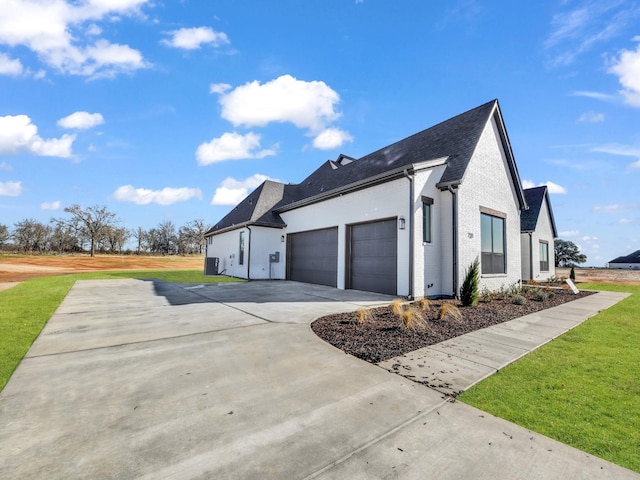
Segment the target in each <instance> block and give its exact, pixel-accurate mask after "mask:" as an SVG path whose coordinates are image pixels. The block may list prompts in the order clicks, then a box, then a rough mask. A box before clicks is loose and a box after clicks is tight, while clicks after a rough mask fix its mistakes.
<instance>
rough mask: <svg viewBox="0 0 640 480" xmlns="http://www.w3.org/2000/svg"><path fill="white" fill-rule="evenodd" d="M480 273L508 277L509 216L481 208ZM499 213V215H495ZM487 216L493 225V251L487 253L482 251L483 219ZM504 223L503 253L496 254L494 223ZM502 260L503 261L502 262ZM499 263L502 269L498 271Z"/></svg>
mask: <svg viewBox="0 0 640 480" xmlns="http://www.w3.org/2000/svg"><path fill="white" fill-rule="evenodd" d="M480 212H481V213H480V259H481V260H480V271H481V274H482V275H506V274H507V216H506V215H505V214H504V213H501V212H496V211H495V210H491V209H488V208H483V207H480ZM494 213H499V215H494ZM483 216H486V217H487V218H489V219H490V221H491V223H490V226H491V230H490V231H491V239H490V241H491V251H490V252H488V251H487V252H485V251H484V250H483V249H482V243H483V242H482V240H483V237H482V218H483ZM496 221H500V222H502V250H503V251H502V253H496V252H495V251H494V250H495V245H494V244H495V241H494V236H493V234H494V231H495V227H494V222H496ZM500 259H501V260H500ZM498 263H500V264H501V267H500V268H499V269H497V268H496V267H497V266H498Z"/></svg>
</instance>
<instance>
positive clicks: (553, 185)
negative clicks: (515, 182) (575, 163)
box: [522, 180, 567, 194]
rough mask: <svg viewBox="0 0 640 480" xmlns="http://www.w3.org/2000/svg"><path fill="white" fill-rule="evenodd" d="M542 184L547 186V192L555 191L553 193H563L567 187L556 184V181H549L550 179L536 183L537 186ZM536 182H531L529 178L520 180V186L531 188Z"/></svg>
mask: <svg viewBox="0 0 640 480" xmlns="http://www.w3.org/2000/svg"><path fill="white" fill-rule="evenodd" d="M543 185H546V186H547V190H548V191H549V193H555V194H565V193H567V189H566V188H564V187H563V186H562V185H558V184H557V183H554V182H551V181H546V182H542V183H538V185H537V186H538V187H542V186H543ZM535 186H536V184H535V183H534V182H532V181H531V180H523V181H522V188H525V189H526V188H533V187H535Z"/></svg>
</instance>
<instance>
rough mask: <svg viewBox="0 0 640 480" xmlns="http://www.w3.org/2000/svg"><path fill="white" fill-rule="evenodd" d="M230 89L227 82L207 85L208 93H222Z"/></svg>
mask: <svg viewBox="0 0 640 480" xmlns="http://www.w3.org/2000/svg"><path fill="white" fill-rule="evenodd" d="M230 89H231V85H229V84H228V83H212V84H211V85H209V93H224V92H226V91H228V90H230Z"/></svg>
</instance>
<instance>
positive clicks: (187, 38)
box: [162, 27, 230, 50]
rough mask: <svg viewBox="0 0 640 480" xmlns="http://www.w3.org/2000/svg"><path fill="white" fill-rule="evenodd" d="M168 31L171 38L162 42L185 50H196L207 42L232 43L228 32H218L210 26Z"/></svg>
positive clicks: (217, 43) (213, 44)
mask: <svg viewBox="0 0 640 480" xmlns="http://www.w3.org/2000/svg"><path fill="white" fill-rule="evenodd" d="M168 33H169V34H170V35H171V38H170V39H168V40H166V39H165V40H163V41H162V43H163V44H165V45H167V46H169V47H173V48H182V49H185V50H195V49H198V48H200V47H201V46H202V45H205V44H211V45H212V46H214V47H219V46H221V45H225V44H228V43H230V42H229V38H228V37H227V34H226V33H223V32H216V31H214V30H213V29H211V28H209V27H196V28H181V29H179V30H173V31H171V32H168Z"/></svg>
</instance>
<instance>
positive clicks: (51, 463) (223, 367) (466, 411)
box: [0, 280, 640, 479]
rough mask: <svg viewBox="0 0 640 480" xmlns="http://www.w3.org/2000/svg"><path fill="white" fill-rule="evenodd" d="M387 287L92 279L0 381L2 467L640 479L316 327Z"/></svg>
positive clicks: (79, 473)
mask: <svg viewBox="0 0 640 480" xmlns="http://www.w3.org/2000/svg"><path fill="white" fill-rule="evenodd" d="M389 300H390V297H387V296H384V295H378V294H372V293H365V292H357V291H349V290H347V291H344V290H337V289H332V288H328V287H320V286H314V285H306V284H299V283H296V282H251V283H241V284H210V285H177V284H170V283H164V282H159V281H141V280H115V281H114V280H110V281H83V282H78V283H76V284H75V285H74V287H73V288H72V290H71V292H70V293H69V295H68V296H67V298H66V299H65V300H64V301H63V303H62V304H61V305H60V307H59V308H58V310H57V311H56V313H55V314H54V316H53V317H52V318H51V320H50V321H49V323H48V324H47V326H46V327H45V328H44V330H43V331H42V333H41V334H40V336H39V337H38V339H37V340H36V342H35V343H34V345H33V346H32V348H31V349H30V350H29V352H28V354H27V356H26V357H25V359H24V360H23V362H22V363H21V364H20V366H19V367H18V369H17V370H16V372H15V373H14V375H13V377H12V379H11V380H10V382H9V383H8V384H7V386H6V387H5V389H4V391H3V392H2V393H1V394H0V478H16V479H17V478H25V479H26V478H29V479H63V478H64V479H74V478H83V479H84V478H91V479H107V478H109V479H111V478H121V479H132V478H144V479H160V478H171V479H196V478H198V479H204V478H211V479H213V478H215V479H222V478H224V479H228V478H229V479H233V478H239V479H245V478H256V479H258V478H259V479H265V478H274V479H276V478H277V479H295V478H300V479H303V478H429V477H430V476H431V474H433V475H434V476H437V477H438V478H472V477H473V478H489V475H491V478H496V477H498V478H507V477H510V476H511V477H513V476H518V478H553V477H556V478H557V477H560V476H562V477H564V478H595V477H598V476H600V477H601V476H602V475H603V472H604V473H605V474H606V475H605V476H607V477H608V478H639V477H640V476H638V475H636V474H635V473H633V472H630V471H628V470H625V469H622V468H620V467H617V466H615V465H612V464H610V463H607V462H604V461H602V460H600V459H597V458H594V457H592V456H589V455H586V454H585V453H583V452H580V451H578V450H575V449H572V448H570V447H567V446H564V445H562V444H559V443H557V442H554V441H552V440H549V439H547V438H545V437H542V436H540V435H536V434H533V433H531V432H528V431H526V430H525V429H522V428H520V427H517V426H515V425H512V424H509V423H508V422H505V421H503V420H500V419H496V418H494V417H491V416H490V415H488V414H484V413H482V412H480V411H477V410H475V409H473V408H471V407H468V406H465V405H462V404H459V403H449V402H448V400H447V398H446V397H445V396H444V395H443V394H441V393H439V392H436V391H435V390H432V389H429V388H427V387H425V386H423V385H420V384H417V383H414V382H412V381H410V380H408V379H406V378H403V377H401V376H399V375H395V374H392V373H390V372H388V371H386V370H384V369H382V368H380V367H378V366H375V365H370V364H368V363H366V362H363V361H361V360H359V359H356V358H354V357H351V356H348V355H345V354H344V353H342V352H341V351H340V350H337V349H336V348H334V347H332V346H330V345H328V344H326V343H324V342H323V341H321V340H320V339H319V338H317V337H316V336H315V335H314V334H313V332H312V331H311V329H310V327H309V323H310V322H311V321H312V320H313V319H314V318H317V317H318V316H321V315H325V314H329V313H337V312H343V311H353V310H356V309H357V308H359V307H360V306H373V305H380V304H384V303H388V302H389ZM514 472H518V473H519V474H518V475H510V473H514Z"/></svg>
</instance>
